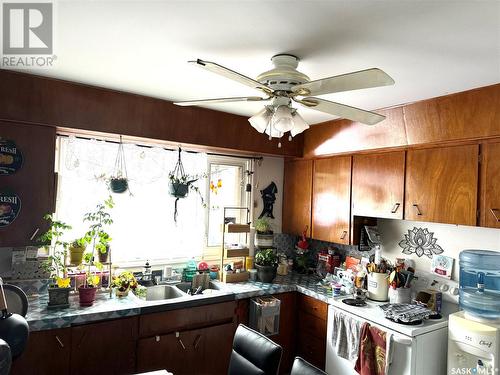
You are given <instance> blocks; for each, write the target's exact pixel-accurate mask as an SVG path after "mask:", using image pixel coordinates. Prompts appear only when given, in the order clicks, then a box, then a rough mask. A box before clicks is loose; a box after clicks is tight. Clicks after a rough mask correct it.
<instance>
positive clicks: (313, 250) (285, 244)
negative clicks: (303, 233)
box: [274, 233, 373, 262]
mask: <svg viewBox="0 0 500 375" xmlns="http://www.w3.org/2000/svg"><path fill="white" fill-rule="evenodd" d="M298 241H299V236H295V235H291V234H287V233H277V234H275V235H274V246H276V248H277V249H278V252H284V253H285V254H287V256H289V257H292V258H293V257H294V256H295V252H294V249H295V245H296V244H297V242H298ZM307 241H308V242H309V258H310V259H312V260H313V261H314V262H316V259H317V258H316V254H317V252H318V251H321V250H323V249H327V248H328V247H335V248H337V249H339V251H340V253H341V255H342V256H343V258H345V256H347V255H350V256H355V257H358V258H360V257H368V256H370V255H372V254H373V251H359V250H358V247H357V246H350V245H344V244H338V243H333V242H326V241H320V240H315V239H311V238H308V239H307Z"/></svg>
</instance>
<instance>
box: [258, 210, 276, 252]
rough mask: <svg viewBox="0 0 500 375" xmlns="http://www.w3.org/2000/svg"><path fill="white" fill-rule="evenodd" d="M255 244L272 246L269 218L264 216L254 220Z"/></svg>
mask: <svg viewBox="0 0 500 375" xmlns="http://www.w3.org/2000/svg"><path fill="white" fill-rule="evenodd" d="M255 231H256V232H257V233H255V246H257V247H269V246H273V242H274V234H273V230H272V227H271V224H270V223H269V220H268V219H267V218H265V217H263V218H261V219H257V220H255Z"/></svg>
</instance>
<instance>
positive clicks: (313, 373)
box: [290, 357, 326, 375]
mask: <svg viewBox="0 0 500 375" xmlns="http://www.w3.org/2000/svg"><path fill="white" fill-rule="evenodd" d="M290 375H326V372H324V371H322V370H320V369H319V368H317V367H316V366H313V365H311V364H310V363H309V362H307V361H306V360H305V359H304V358H301V357H295V361H293V366H292V372H291V373H290Z"/></svg>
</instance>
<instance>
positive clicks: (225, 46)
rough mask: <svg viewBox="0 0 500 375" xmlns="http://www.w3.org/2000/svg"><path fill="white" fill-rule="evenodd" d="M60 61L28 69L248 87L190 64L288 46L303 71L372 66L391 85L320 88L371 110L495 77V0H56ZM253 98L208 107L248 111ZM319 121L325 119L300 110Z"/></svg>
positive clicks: (123, 82)
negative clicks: (336, 91)
mask: <svg viewBox="0 0 500 375" xmlns="http://www.w3.org/2000/svg"><path fill="white" fill-rule="evenodd" d="M56 5H57V8H56V11H57V13H56V30H55V36H56V40H55V43H56V44H55V48H56V49H55V52H56V55H57V57H58V59H57V63H56V67H55V68H52V69H48V70H42V71H36V72H35V73H36V74H42V75H47V76H51V77H57V78H61V79H67V80H71V81H78V82H83V83H88V84H92V85H97V86H103V87H108V88H113V89H118V90H124V91H129V92H134V93H139V94H144V95H149V96H153V97H158V98H163V99H167V100H187V99H201V98H213V97H228V96H242V95H247V94H250V95H256V94H258V93H256V92H254V90H253V89H250V88H247V87H245V86H240V85H239V84H237V83H233V82H230V81H227V80H225V79H224V78H222V77H219V76H217V75H215V74H212V73H209V72H206V71H203V70H201V69H199V68H197V67H195V66H191V65H188V64H187V63H186V61H187V60H192V59H195V58H201V59H204V60H210V61H214V62H217V63H219V64H222V65H224V66H227V67H229V68H231V69H233V70H237V71H239V72H241V73H243V74H245V75H248V76H250V77H256V76H257V75H258V74H259V73H261V72H263V71H265V70H268V69H270V68H271V62H270V58H271V56H273V55H274V54H277V53H291V54H294V55H297V56H298V57H299V58H300V59H301V63H300V65H299V70H301V71H302V72H303V73H305V74H307V75H308V76H309V77H310V78H311V79H318V78H322V77H327V76H332V75H337V74H342V73H346V72H350V71H355V70H360V69H366V68H371V67H379V68H381V69H383V70H385V71H386V72H387V73H388V74H389V75H391V76H392V77H393V78H394V79H395V81H396V85H394V86H389V87H383V88H373V89H366V90H358V91H353V92H348V93H339V94H332V95H326V96H323V97H325V98H327V99H330V100H334V101H338V102H341V103H345V104H349V105H352V106H356V107H361V108H365V109H370V110H371V109H376V108H381V107H387V106H392V105H396V104H402V103H407V102H412V101H416V100H421V99H425V98H431V97H435V96H440V95H445V94H449V93H453V92H459V91H464V90H467V89H470V88H474V87H480V86H486V85H490V84H494V83H498V82H500V1H463V0H462V1H447V0H437V1H421V0H414V1H409V0H407V1H405V0H394V1H384V0H379V1H374V0H371V1H366V0H365V1H355V0H347V1H261V0H259V1H257V0H255V1H241V0H240V1H234V0H233V1H230V0H227V1H210V0H204V1H203V0H202V1H186V0H183V1H181V0H179V1H75V0H71V1H70V0H66V1H59V2H57V4H56ZM261 106H262V104H258V103H231V104H225V105H211V106H209V107H210V108H214V109H218V110H221V111H226V112H232V113H237V114H243V115H248V116H250V115H252V114H253V113H255V112H257V111H258V110H259V109H260V108H261ZM301 112H302V113H303V116H304V118H305V119H306V120H307V121H309V122H311V123H317V122H321V121H325V120H329V119H332V118H333V116H330V115H326V114H321V113H320V112H316V111H313V110H306V109H304V110H301Z"/></svg>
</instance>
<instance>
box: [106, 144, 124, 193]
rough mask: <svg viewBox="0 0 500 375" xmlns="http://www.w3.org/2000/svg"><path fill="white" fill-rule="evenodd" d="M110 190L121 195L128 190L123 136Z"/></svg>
mask: <svg viewBox="0 0 500 375" xmlns="http://www.w3.org/2000/svg"><path fill="white" fill-rule="evenodd" d="M109 188H110V189H111V191H112V192H113V193H116V194H121V193H124V192H126V191H127V190H128V177H127V166H126V164H125V152H124V150H123V142H122V136H121V135H120V144H119V146H118V153H117V155H116V160H115V168H114V170H113V174H112V176H111V178H110V179H109Z"/></svg>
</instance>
